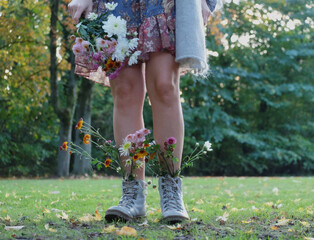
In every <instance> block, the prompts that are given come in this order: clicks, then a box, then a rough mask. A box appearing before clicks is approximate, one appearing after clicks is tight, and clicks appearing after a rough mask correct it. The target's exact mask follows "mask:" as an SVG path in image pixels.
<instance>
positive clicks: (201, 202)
mask: <svg viewBox="0 0 314 240" xmlns="http://www.w3.org/2000/svg"><path fill="white" fill-rule="evenodd" d="M196 204H204V201H203V199H201V198H200V199H199V200H198V201H197V202H196Z"/></svg>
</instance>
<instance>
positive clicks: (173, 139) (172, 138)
mask: <svg viewBox="0 0 314 240" xmlns="http://www.w3.org/2000/svg"><path fill="white" fill-rule="evenodd" d="M176 142H177V139H175V138H174V137H170V138H168V139H167V143H168V144H169V145H173V144H176Z"/></svg>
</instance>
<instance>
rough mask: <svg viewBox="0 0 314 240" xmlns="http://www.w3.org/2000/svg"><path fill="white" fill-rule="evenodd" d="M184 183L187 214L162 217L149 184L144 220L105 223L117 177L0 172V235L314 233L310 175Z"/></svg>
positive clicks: (302, 236)
mask: <svg viewBox="0 0 314 240" xmlns="http://www.w3.org/2000/svg"><path fill="white" fill-rule="evenodd" d="M157 183H158V181H157V179H153V184H157ZM183 191H184V200H185V204H186V207H187V209H188V212H189V214H190V217H191V222H186V223H183V224H181V225H177V226H175V227H171V226H168V225H167V224H165V223H163V222H162V221H160V220H161V211H160V205H159V195H158V190H157V188H156V189H153V188H152V185H150V186H149V189H148V196H147V222H145V219H141V220H140V221H137V222H130V223H126V224H125V223H116V224H108V223H107V222H106V221H105V220H104V213H105V211H106V209H107V208H108V207H110V206H112V205H113V204H117V203H118V201H119V199H120V194H121V181H120V180H119V179H81V180H74V179H69V180H67V179H59V180H58V179H56V180H0V239H1V240H2V239H182V240H183V239H220V238H224V239H313V238H314V234H313V232H314V220H313V219H314V214H313V212H314V178H313V177H307V178H306V177H280V178H278V177H240V178H236V177H210V178H184V180H183ZM95 210H96V211H97V212H96V213H95ZM143 222H144V224H143ZM113 225H114V226H115V227H116V228H118V231H116V230H115V229H114V228H113ZM8 226H24V228H22V229H20V230H13V229H8ZM125 226H128V227H131V228H134V229H135V230H136V234H137V236H136V237H133V236H127V235H126V236H123V235H117V234H119V233H120V234H123V233H132V232H131V231H130V229H127V228H123V230H124V231H121V229H122V227H125ZM135 230H133V231H135ZM106 232H108V233H106Z"/></svg>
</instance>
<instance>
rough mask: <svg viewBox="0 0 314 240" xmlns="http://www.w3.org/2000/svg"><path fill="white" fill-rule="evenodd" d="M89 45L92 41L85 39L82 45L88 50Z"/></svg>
mask: <svg viewBox="0 0 314 240" xmlns="http://www.w3.org/2000/svg"><path fill="white" fill-rule="evenodd" d="M89 45H90V42H89V41H85V40H84V41H83V42H82V46H83V48H85V49H86V50H88V48H89Z"/></svg>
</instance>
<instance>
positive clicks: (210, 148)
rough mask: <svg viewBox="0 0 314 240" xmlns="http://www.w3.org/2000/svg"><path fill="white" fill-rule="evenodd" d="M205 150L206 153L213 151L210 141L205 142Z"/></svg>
mask: <svg viewBox="0 0 314 240" xmlns="http://www.w3.org/2000/svg"><path fill="white" fill-rule="evenodd" d="M204 148H205V149H206V151H213V149H212V144H211V143H210V142H209V141H206V142H205V144H204Z"/></svg>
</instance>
